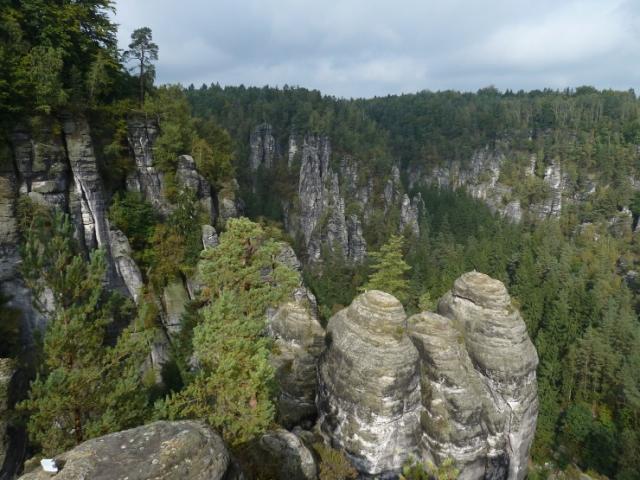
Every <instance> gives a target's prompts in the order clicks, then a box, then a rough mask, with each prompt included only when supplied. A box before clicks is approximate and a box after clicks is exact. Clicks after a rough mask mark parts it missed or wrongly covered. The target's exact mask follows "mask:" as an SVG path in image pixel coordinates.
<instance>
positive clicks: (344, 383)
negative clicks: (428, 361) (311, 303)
mask: <svg viewBox="0 0 640 480" xmlns="http://www.w3.org/2000/svg"><path fill="white" fill-rule="evenodd" d="M405 321H406V317H405V314H404V309H403V308H402V305H401V304H400V302H398V300H396V299H395V298H394V297H393V296H391V295H389V294H386V293H383V292H379V291H375V290H373V291H369V292H366V293H363V294H361V295H360V296H358V297H356V299H355V300H354V301H353V303H352V304H351V305H350V306H349V307H348V308H346V309H343V310H341V311H340V312H338V313H337V314H336V315H335V316H333V317H332V318H331V319H330V320H329V324H328V327H327V339H326V342H327V348H326V350H325V352H324V353H323V355H322V358H321V361H320V365H319V367H318V378H319V387H318V400H317V402H318V408H319V411H320V415H321V416H320V426H321V429H322V431H323V432H324V433H325V434H326V435H327V436H328V437H329V438H330V439H331V442H332V444H334V445H335V446H339V447H340V448H342V449H344V451H345V453H346V454H347V456H348V457H349V458H350V459H351V461H352V462H353V464H354V465H355V466H356V468H357V469H358V470H360V471H361V472H363V473H366V474H372V475H383V476H384V475H393V474H394V473H397V472H398V470H399V469H400V468H401V466H402V464H403V462H404V461H405V460H406V459H407V458H408V457H409V456H410V455H412V454H415V453H416V451H417V446H418V442H419V439H420V435H421V432H420V422H419V418H420V409H421V404H420V387H419V382H418V379H419V363H418V352H417V351H416V349H415V348H414V347H413V345H412V343H411V340H410V339H409V337H408V336H407V334H406V331H405Z"/></svg>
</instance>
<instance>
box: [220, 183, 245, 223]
mask: <svg viewBox="0 0 640 480" xmlns="http://www.w3.org/2000/svg"><path fill="white" fill-rule="evenodd" d="M239 190H240V187H239V186H238V182H237V181H236V180H235V179H233V180H231V181H229V182H227V184H226V185H224V186H223V187H222V188H221V189H220V191H219V192H218V209H219V212H218V220H219V222H220V223H221V224H222V225H224V223H225V222H226V221H227V220H229V219H230V218H237V217H240V216H241V215H242V214H243V212H244V203H243V202H242V199H241V198H240V196H239Z"/></svg>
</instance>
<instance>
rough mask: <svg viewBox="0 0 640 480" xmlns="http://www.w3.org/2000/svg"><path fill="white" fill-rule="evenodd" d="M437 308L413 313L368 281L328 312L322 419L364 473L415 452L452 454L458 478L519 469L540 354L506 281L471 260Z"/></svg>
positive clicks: (388, 467) (388, 468)
mask: <svg viewBox="0 0 640 480" xmlns="http://www.w3.org/2000/svg"><path fill="white" fill-rule="evenodd" d="M438 312H439V313H432V312H423V313H421V314H418V315H414V316H412V317H411V318H409V319H407V318H406V317H405V315H404V311H403V309H402V306H401V305H400V303H399V302H398V301H397V300H396V299H395V298H394V297H392V296H391V295H388V294H385V293H382V292H377V291H369V292H366V293H364V294H362V295H360V296H359V297H357V298H356V299H355V300H354V301H353V303H352V304H351V306H349V307H348V308H346V309H344V310H342V311H340V312H338V313H337V314H336V315H335V316H334V317H333V318H331V320H330V321H329V325H328V329H327V339H326V343H327V347H326V350H325V351H324V353H323V354H322V357H321V361H320V365H319V368H318V378H319V391H318V400H317V402H318V408H319V410H320V427H321V429H322V431H323V432H324V434H325V435H327V437H328V439H329V440H330V441H331V443H332V444H333V445H335V446H339V447H341V448H343V449H344V450H345V452H346V453H347V455H348V456H349V458H350V459H351V460H352V462H353V464H354V466H356V468H357V469H358V470H359V471H360V472H361V473H363V474H364V475H368V476H371V475H373V476H381V477H392V476H394V475H397V473H398V472H399V471H400V469H401V467H402V465H403V463H404V462H405V461H407V460H408V459H409V458H410V457H411V456H414V457H416V458H418V459H419V460H421V461H423V462H427V461H432V462H434V463H436V464H439V463H441V462H442V461H443V460H445V459H447V458H451V459H453V460H454V462H455V464H456V466H457V467H458V468H459V469H460V471H461V473H460V478H461V479H463V480H471V479H473V480H475V479H482V478H491V479H510V480H522V479H523V478H524V477H525V476H526V472H527V461H528V456H529V450H530V447H531V443H532V441H533V436H534V433H535V426H536V420H537V414H538V398H537V382H536V367H537V364H538V357H537V354H536V351H535V348H534V346H533V344H532V343H531V340H530V339H529V336H528V335H527V332H526V328H525V324H524V321H523V320H522V317H521V316H520V314H519V312H518V311H517V309H515V308H514V307H513V305H512V303H511V298H510V297H509V295H508V293H507V291H506V288H505V287H504V285H503V284H502V283H501V282H499V281H497V280H494V279H492V278H490V277H488V276H487V275H484V274H481V273H478V272H470V273H466V274H464V275H462V276H461V277H460V278H458V279H457V280H456V281H455V283H454V286H453V288H452V290H451V291H450V292H449V293H447V294H446V295H445V296H444V297H443V298H442V299H441V300H440V302H439V306H438Z"/></svg>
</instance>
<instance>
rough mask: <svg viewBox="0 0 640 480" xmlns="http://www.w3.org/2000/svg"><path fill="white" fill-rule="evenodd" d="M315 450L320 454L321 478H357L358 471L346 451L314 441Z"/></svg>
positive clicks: (328, 479) (319, 474)
mask: <svg viewBox="0 0 640 480" xmlns="http://www.w3.org/2000/svg"><path fill="white" fill-rule="evenodd" d="M313 450H314V451H315V452H316V454H317V455H318V457H319V459H320V461H319V463H318V467H319V472H318V478H319V480H345V479H347V478H357V477H358V471H357V470H356V469H355V468H353V466H352V465H351V463H350V462H349V460H348V459H347V457H346V456H345V454H344V452H342V451H341V450H336V449H334V448H331V447H329V446H328V445H326V444H324V443H320V442H318V443H314V444H313Z"/></svg>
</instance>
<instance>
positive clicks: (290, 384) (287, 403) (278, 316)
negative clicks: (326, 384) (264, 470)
mask: <svg viewBox="0 0 640 480" xmlns="http://www.w3.org/2000/svg"><path fill="white" fill-rule="evenodd" d="M276 259H277V260H278V261H279V262H281V263H283V264H284V265H286V266H288V267H289V268H291V269H292V270H294V271H296V272H297V273H298V279H299V283H298V286H297V287H296V288H295V289H294V291H293V292H291V296H290V298H289V300H288V301H286V302H284V303H283V304H281V305H280V306H279V307H278V308H276V309H270V310H269V311H268V312H267V333H268V334H269V335H270V336H271V337H272V338H273V339H274V342H275V347H276V348H275V350H274V354H273V355H272V356H271V362H272V364H273V366H274V368H275V370H276V380H277V382H278V387H279V389H280V394H279V397H278V404H277V406H278V422H279V423H280V424H281V425H283V426H285V427H286V428H292V427H294V426H296V425H301V424H302V425H305V426H307V427H309V426H311V425H312V424H313V422H314V421H315V419H316V417H317V409H316V405H315V398H316V391H317V379H316V369H317V363H318V358H319V357H320V353H321V352H322V349H323V347H324V329H323V328H322V326H321V325H320V322H319V321H318V305H317V303H316V298H315V296H314V295H313V293H311V292H310V291H309V290H308V289H307V288H306V286H305V285H304V283H303V281H302V275H301V265H300V261H299V260H298V257H297V256H296V254H295V252H294V251H293V248H291V246H290V245H289V244H287V243H284V242H282V243H281V244H280V252H279V254H278V255H277V257H276Z"/></svg>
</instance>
